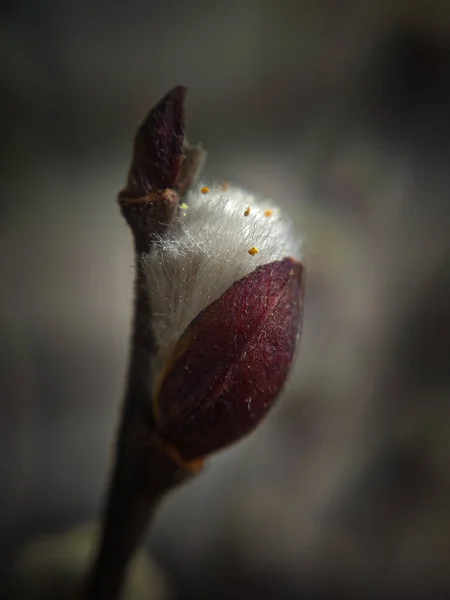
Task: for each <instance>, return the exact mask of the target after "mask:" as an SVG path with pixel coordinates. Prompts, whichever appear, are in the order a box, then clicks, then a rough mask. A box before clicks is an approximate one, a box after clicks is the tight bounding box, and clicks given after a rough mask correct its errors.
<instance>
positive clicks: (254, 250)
mask: <svg viewBox="0 0 450 600" xmlns="http://www.w3.org/2000/svg"><path fill="white" fill-rule="evenodd" d="M258 252H259V250H258V248H257V247H256V246H252V247H251V248H250V250H249V251H248V253H249V254H250V255H251V256H255V254H258Z"/></svg>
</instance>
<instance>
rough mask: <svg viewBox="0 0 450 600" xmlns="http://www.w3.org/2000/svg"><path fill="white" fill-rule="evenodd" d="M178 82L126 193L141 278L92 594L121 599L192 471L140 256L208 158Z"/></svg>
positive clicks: (122, 198) (150, 122) (144, 139)
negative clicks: (164, 405) (192, 130)
mask: <svg viewBox="0 0 450 600" xmlns="http://www.w3.org/2000/svg"><path fill="white" fill-rule="evenodd" d="M185 93H186V90H185V88H183V87H181V86H179V87H176V88H174V89H173V90H171V91H170V92H169V93H168V94H167V95H166V96H165V97H164V98H163V99H162V100H161V101H160V102H159V103H158V104H157V105H156V107H155V108H154V109H153V110H151V111H150V113H149V114H148V116H147V118H146V119H145V121H144V122H143V124H142V126H141V127H140V129H139V130H138V132H137V135H136V138H135V143H134V154H133V160H132V164H131V167H130V171H129V175H128V181H127V187H126V189H125V190H123V191H122V192H121V193H120V194H119V204H120V206H121V210H122V214H123V215H124V217H125V219H126V220H127V222H128V224H129V226H130V228H131V231H132V233H133V237H134V246H135V255H136V281H135V301H134V318H133V331H132V336H131V348H130V350H131V352H130V363H129V371H128V380H127V387H126V393H125V399H124V403H123V408H122V414H121V421H120V427H119V433H118V439H117V446H116V455H115V464H114V468H113V471H112V476H111V480H110V485H109V489H108V493H107V500H106V509H105V512H104V517H103V523H102V533H101V538H100V543H99V547H98V551H97V555H96V558H95V561H94V564H93V566H92V569H91V572H90V574H89V577H88V585H87V591H86V598H87V599H88V600H94V599H95V600H116V599H118V598H120V595H121V591H122V589H123V585H124V581H125V577H126V571H127V566H128V563H129V561H130V559H131V557H132V555H133V553H134V551H135V550H136V548H137V547H138V546H139V544H140V543H141V542H142V539H143V538H144V535H145V532H146V529H147V526H148V524H149V521H150V519H151V517H152V514H153V513H154V511H155V509H156V507H157V505H158V503H159V500H160V499H161V497H162V496H163V495H164V494H165V493H166V492H168V491H169V490H170V489H172V488H173V487H174V486H175V485H177V484H178V483H180V482H181V481H183V480H184V479H186V478H187V477H188V476H189V475H190V474H191V472H190V470H189V469H188V468H187V465H186V467H184V466H183V465H182V464H180V462H179V461H175V460H173V458H172V457H171V456H170V453H167V452H166V451H165V449H164V448H163V447H162V445H161V444H160V442H159V436H158V432H157V429H156V426H155V422H154V418H153V415H152V413H151V397H150V391H149V390H151V389H152V387H153V385H152V383H153V382H152V372H151V369H150V364H151V357H152V355H153V354H154V353H155V351H156V346H155V341H154V338H153V334H152V329H151V323H150V315H151V307H150V304H149V298H148V293H147V291H146V285H147V282H146V281H145V275H144V273H143V271H142V269H141V256H142V254H143V253H147V252H148V251H149V250H150V247H151V244H152V242H153V240H154V237H155V235H161V234H162V233H163V232H164V230H165V229H166V228H167V225H168V224H169V223H170V221H171V219H173V218H174V216H175V215H176V213H177V211H178V206H179V197H180V196H181V195H183V194H184V193H185V192H186V191H187V190H188V189H189V187H191V186H192V185H193V183H194V182H195V179H196V177H197V175H198V171H199V169H200V167H201V166H202V164H203V159H204V154H203V151H202V150H201V149H199V148H196V147H193V148H187V147H186V145H185V144H184V97H185Z"/></svg>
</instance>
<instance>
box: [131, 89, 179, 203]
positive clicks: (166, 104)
mask: <svg viewBox="0 0 450 600" xmlns="http://www.w3.org/2000/svg"><path fill="white" fill-rule="evenodd" d="M186 91H187V90H186V88H185V87H184V86H181V85H179V86H177V87H175V88H173V89H172V90H170V92H168V93H167V94H166V95H165V96H164V98H162V99H161V100H160V101H159V102H158V104H157V105H156V106H155V107H154V108H153V109H152V110H151V111H150V112H149V113H148V115H147V117H146V118H145V120H144V122H143V123H142V125H141V126H140V128H139V129H138V132H137V134H136V138H135V141H134V152H133V161H132V163H131V168H130V173H129V175H128V192H129V194H130V193H132V194H133V196H135V197H140V196H145V195H147V194H149V193H151V192H155V191H157V190H164V189H167V188H173V187H175V182H176V180H177V178H178V175H179V173H180V168H181V164H182V161H183V141H184V130H185V120H184V100H185V96H186Z"/></svg>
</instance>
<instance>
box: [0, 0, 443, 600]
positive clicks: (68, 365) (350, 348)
mask: <svg viewBox="0 0 450 600" xmlns="http://www.w3.org/2000/svg"><path fill="white" fill-rule="evenodd" d="M449 6H450V5H449V4H448V3H446V2H444V0H441V1H439V0H436V1H435V2H416V1H413V0H410V1H406V0H405V1H403V2H402V1H397V2H383V1H379V2H375V1H371V0H360V1H353V2H352V1H350V0H348V1H345V0H344V1H342V2H333V1H331V0H329V1H326V0H315V1H313V0H310V1H309V0H308V1H303V0H296V1H293V0H278V1H272V0H264V1H262V0H261V1H260V2H257V1H256V0H230V1H229V2H215V1H211V0H210V1H209V2H207V1H200V0H191V1H190V2H157V1H153V0H149V1H146V2H144V1H142V0H141V1H140V0H128V2H123V3H120V2H116V1H114V0H109V1H108V2H105V1H102V0H96V1H88V0H78V1H77V2H69V1H67V2H62V1H56V0H41V1H40V2H37V1H35V0H21V1H20V0H19V1H16V2H5V3H2V8H1V24H0V27H1V29H0V45H1V53H0V56H1V59H0V68H1V71H0V85H1V104H2V109H1V111H0V124H1V141H2V143H1V146H2V151H3V152H2V160H1V180H0V186H1V209H0V210H1V212H0V219H1V233H0V248H1V252H0V269H1V281H2V285H1V293H0V307H1V314H0V336H1V345H0V348H1V350H0V355H1V363H0V364H1V381H0V398H1V399H0V402H1V410H0V469H1V494H0V508H1V510H0V536H1V537H0V550H1V561H0V564H1V569H2V588H3V582H6V581H7V579H8V577H7V576H8V574H9V573H10V572H11V569H12V567H13V565H14V561H15V560H16V557H17V556H18V554H20V552H21V551H22V550H21V549H23V548H24V545H26V544H27V543H28V542H29V540H30V539H32V538H35V537H36V536H39V535H43V534H48V533H58V532H62V531H64V530H65V529H67V528H68V527H71V526H74V525H76V524H79V523H83V522H86V521H92V520H95V519H96V518H97V514H98V510H99V507H100V504H101V499H102V495H103V490H104V486H105V483H106V477H107V471H108V468H109V461H110V453H111V446H112V441H113V437H114V432H115V427H116V420H117V414H118V409H119V406H120V401H121V393H122V390H123V386H124V376H125V372H126V360H127V350H128V348H127V343H128V331H129V327H130V318H131V289H132V280H133V268H132V263H133V256H132V246H131V239H130V235H129V232H128V229H127V227H126V225H125V224H124V222H123V221H122V218H121V216H120V214H119V210H118V207H117V205H116V202H115V197H116V194H117V192H118V191H119V189H120V188H121V186H122V184H123V182H124V179H125V175H126V172H127V168H128V163H129V159H130V153H131V143H132V138H133V135H134V131H135V129H136V127H137V126H138V124H139V122H140V121H141V119H142V118H143V117H144V115H145V114H146V112H147V111H148V109H149V108H150V107H151V106H152V105H153V104H154V103H155V102H156V101H157V100H158V99H159V98H160V97H161V96H162V95H163V94H164V93H165V92H166V91H167V90H168V89H170V88H171V87H172V86H174V85H176V84H179V83H181V84H184V85H187V86H188V87H189V96H188V103H187V111H188V137H189V139H190V140H191V141H192V142H198V141H201V142H202V143H203V145H204V147H205V148H206V149H207V150H208V162H207V165H206V168H205V172H204V174H205V177H206V179H207V180H219V181H222V180H226V181H230V182H235V183H239V184H241V185H243V186H245V187H247V188H249V189H251V190H252V191H255V192H258V193H261V194H263V195H264V196H268V197H272V198H274V199H275V201H276V202H277V203H278V204H279V205H280V206H281V207H282V208H283V210H285V211H287V212H290V214H292V218H293V220H294V223H295V226H296V227H297V229H298V232H299V235H302V236H303V237H304V238H305V252H306V256H305V262H306V264H307V266H308V281H307V299H306V307H305V323H304V333H303V338H302V343H301V349H300V352H299V355H298V359H297V361H296V364H295V368H294V370H293V373H292V377H291V379H290V382H289V385H288V386H287V389H286V390H285V393H284V394H283V396H282V398H281V399H280V402H279V404H278V406H277V408H276V409H275V410H274V411H273V412H272V414H271V416H270V418H269V419H268V420H267V421H266V422H265V423H264V424H263V425H262V426H261V427H260V428H259V429H258V431H257V432H256V433H255V434H253V435H252V436H250V437H249V438H248V439H246V440H245V441H244V442H242V443H240V444H238V445H236V446H235V447H233V448H231V449H229V450H227V451H225V452H222V453H220V454H219V455H217V456H216V457H214V458H213V459H212V460H211V461H210V463H209V465H208V467H207V469H206V472H205V473H204V474H203V475H202V476H201V477H198V478H197V479H195V480H194V481H192V483H189V485H187V486H186V487H184V488H183V489H180V490H177V491H176V492H174V493H173V494H172V495H171V496H170V497H169V498H167V500H166V502H165V503H164V505H163V506H162V508H161V511H160V513H159V515H158V517H157V519H156V522H155V525H154V527H153V529H152V531H151V532H150V534H149V537H148V548H149V549H150V550H151V553H152V556H153V557H154V559H155V560H156V561H157V563H158V564H159V565H160V568H161V569H162V570H163V571H164V572H165V573H166V576H167V578H168V580H169V582H170V588H171V591H170V593H169V597H171V598H177V599H180V600H181V599H183V600H184V599H197V598H199V599H201V598H211V597H213V598H230V597H234V598H236V600H237V599H240V598H243V599H246V600H247V599H250V598H258V600H265V599H268V600H269V599H270V600H271V599H275V598H276V599H284V598H286V599H290V598H311V597H315V596H319V595H326V594H329V595H330V596H329V597H334V598H337V597H343V598H353V597H364V598H368V597H375V598H416V597H417V598H431V597H434V598H438V597H439V598H448V597H450V575H449V573H450V469H449V466H450V406H449V403H450V397H449V392H450V370H449V360H448V357H449V356H450V352H449V343H448V339H449V333H450V241H449V225H450V218H449V217H450V209H449V207H448V203H449V197H448V196H449V189H450V187H449V184H450V176H449V174H448V164H449V158H450V118H449V116H450V115H449V113H450V93H449V90H450V54H449V41H450V37H449V35H450V9H449ZM22 576H23V574H22ZM35 591H36V590H35ZM144 597H147V596H144ZM148 597H152V596H151V595H150V592H149V596H148Z"/></svg>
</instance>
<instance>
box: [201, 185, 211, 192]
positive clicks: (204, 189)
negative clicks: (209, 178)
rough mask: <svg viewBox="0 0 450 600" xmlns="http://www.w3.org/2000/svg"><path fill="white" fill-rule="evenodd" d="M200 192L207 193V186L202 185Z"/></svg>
mask: <svg viewBox="0 0 450 600" xmlns="http://www.w3.org/2000/svg"><path fill="white" fill-rule="evenodd" d="M200 191H201V193H202V194H207V193H208V192H209V187H206V186H205V187H202V189H201V190H200Z"/></svg>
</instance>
